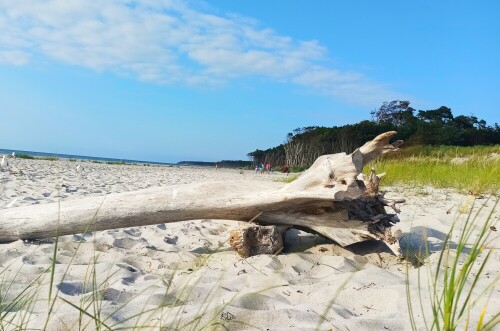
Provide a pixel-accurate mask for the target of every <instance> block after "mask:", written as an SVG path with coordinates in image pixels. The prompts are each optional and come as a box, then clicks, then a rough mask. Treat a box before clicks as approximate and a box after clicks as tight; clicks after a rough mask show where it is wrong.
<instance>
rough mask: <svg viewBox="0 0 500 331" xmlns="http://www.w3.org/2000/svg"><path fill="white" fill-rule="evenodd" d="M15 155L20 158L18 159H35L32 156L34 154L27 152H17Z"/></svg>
mask: <svg viewBox="0 0 500 331" xmlns="http://www.w3.org/2000/svg"><path fill="white" fill-rule="evenodd" d="M17 157H18V158H20V159H28V160H33V159H35V157H34V156H31V155H29V154H19V155H17Z"/></svg>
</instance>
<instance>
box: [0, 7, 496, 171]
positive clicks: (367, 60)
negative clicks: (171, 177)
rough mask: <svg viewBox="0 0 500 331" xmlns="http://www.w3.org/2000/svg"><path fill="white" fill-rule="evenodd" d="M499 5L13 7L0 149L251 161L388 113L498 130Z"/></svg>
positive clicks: (1, 19)
mask: <svg viewBox="0 0 500 331" xmlns="http://www.w3.org/2000/svg"><path fill="white" fill-rule="evenodd" d="M499 9H500V5H499V3H498V2H497V1H482V2H480V3H479V2H472V1H439V2H436V1H418V2H411V3H409V2H402V1H378V2H375V1H329V0H316V1H307V2H306V1H299V0H287V1H286V2H285V1H269V0H266V1H264V0H252V1H250V0H241V1H234V0H219V1H205V2H202V1H180V0H166V1H155V0H138V1H132V0H128V1H123V0H120V1H119V0H116V1H86V0H71V1H70V0H67V1H66V0H64V1H63V0H47V1H38V0H26V1H9V0H0V31H1V32H0V115H1V116H0V120H1V123H2V126H1V129H0V148H7V149H23V150H34V151H43V152H55V153H68V154H80V155H91V156H103V157H115V158H126V159H138V160H151V161H164V162H176V161H180V160H206V161H217V160H221V159H246V154H247V153H248V152H250V151H253V150H255V149H256V148H260V149H265V148H268V147H273V146H276V145H278V144H280V143H282V142H283V140H284V138H285V136H286V134H287V133H288V132H290V131H292V130H293V129H295V128H297V127H303V126H310V125H320V126H334V125H343V124H347V123H354V122H357V121H360V120H363V119H369V116H370V111H371V110H372V109H374V108H376V107H378V106H379V105H380V104H381V103H382V102H383V101H390V100H394V99H405V100H410V101H411V102H412V105H413V107H414V108H416V109H435V108H437V107H439V106H442V105H445V106H448V107H451V108H452V111H453V113H454V114H455V115H458V114H465V115H470V114H474V115H476V116H478V117H479V118H482V119H485V120H486V121H487V122H488V123H489V124H493V123H495V122H500V118H499V117H500V116H499V115H498V114H499V113H500V111H499V108H500V107H499V105H500V102H499V98H498V96H499V95H500V79H499V77H500V70H499V64H498V59H497V58H498V55H499V54H500V38H498V32H499V31H500V24H499V20H498V19H497V17H496V14H497V13H498V12H499Z"/></svg>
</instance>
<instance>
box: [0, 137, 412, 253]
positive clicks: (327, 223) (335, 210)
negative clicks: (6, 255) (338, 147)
mask: <svg viewBox="0 0 500 331" xmlns="http://www.w3.org/2000/svg"><path fill="white" fill-rule="evenodd" d="M395 134H396V132H387V133H384V134H381V135H379V136H377V137H376V138H375V139H373V140H372V141H370V142H367V143H366V144H364V145H363V146H361V147H360V148H358V149H357V150H356V151H354V152H353V153H351V154H348V155H347V154H346V153H339V154H331V155H323V156H320V157H319V158H318V159H317V160H316V161H315V162H314V164H313V165H312V166H311V167H310V168H309V170H307V171H306V172H305V173H304V174H302V175H301V176H300V177H299V178H298V179H297V180H295V181H294V182H292V183H290V184H287V185H285V186H282V184H280V183H264V182H262V183H256V182H248V181H238V182H230V183H228V182H222V183H221V182H204V183H195V184H186V185H176V186H170V187H162V188H156V189H146V190H139V191H133V192H125V193H116V194H109V195H107V196H106V197H104V198H103V197H89V198H83V199H79V200H68V201H62V202H60V203H48V204H42V205H34V206H27V207H17V208H11V209H3V210H0V242H8V241H14V240H17V239H36V238H46V237H53V236H57V235H67V234H76V233H82V232H85V231H97V230H106V229H114V228H123V227H131V226H142V225H150V224H158V223H168V222H177V221H184V220H192V219H226V220H239V221H248V220H251V219H253V218H254V217H255V216H257V215H259V216H258V218H257V219H256V222H258V223H259V224H271V225H277V224H282V225H289V226H301V227H305V228H310V229H312V230H314V231H316V232H319V233H320V234H322V235H324V236H326V237H328V238H331V239H333V240H334V241H336V242H337V243H339V244H340V245H342V246H346V245H349V244H352V243H356V242H360V241H364V240H369V239H377V240H383V241H384V242H386V243H387V244H388V245H389V246H390V247H391V248H392V249H393V251H395V252H397V251H398V244H397V241H396V240H395V239H394V237H393V236H392V235H391V232H390V227H391V226H392V225H393V223H394V222H395V221H397V220H396V219H395V218H394V217H393V216H394V215H390V214H387V213H386V212H385V210H384V205H391V206H392V207H393V208H394V209H395V210H396V211H397V208H396V207H395V204H396V203H400V202H403V201H404V200H403V199H398V200H389V199H386V198H384V197H383V195H381V194H380V193H378V181H377V183H376V184H375V183H374V182H373V181H374V177H372V176H375V177H376V178H378V179H380V178H379V177H377V176H376V175H375V174H374V173H372V175H371V176H370V177H369V178H368V179H367V181H366V183H365V182H363V181H360V180H357V176H358V175H359V174H360V173H361V171H362V169H363V167H364V166H365V165H366V164H367V163H369V162H370V161H371V160H373V159H374V158H376V157H378V156H380V155H382V154H385V153H388V152H392V151H395V150H397V148H398V146H399V145H400V144H401V143H402V142H401V141H396V142H395V143H392V144H390V143H389V140H390V138H391V137H393V136H394V135H395ZM370 178H371V179H370ZM370 180H371V181H370ZM281 186H282V187H281ZM375 186H376V188H377V189H376V190H375V189H374V187H375ZM367 187H369V188H370V190H367ZM243 230H244V229H243ZM257 232H258V229H257ZM271 232H272V231H271ZM273 233H274V232H273ZM257 237H258V236H257ZM264 240H267V239H264ZM233 242H234V246H233V247H235V248H236V247H237V245H240V244H242V242H241V240H240V241H238V240H236V239H235V240H233ZM253 242H255V241H253ZM255 243H256V245H259V243H258V242H255ZM271 250H272V249H271Z"/></svg>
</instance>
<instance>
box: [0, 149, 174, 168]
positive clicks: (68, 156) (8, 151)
mask: <svg viewBox="0 0 500 331" xmlns="http://www.w3.org/2000/svg"><path fill="white" fill-rule="evenodd" d="M12 152H14V153H16V155H20V154H27V155H31V156H42V157H57V158H61V159H76V160H90V161H101V162H125V163H141V164H160V165H175V164H176V163H168V162H156V161H141V160H129V159H117V158H109V157H100V156H87V155H74V154H58V153H46V152H35V151H23V150H18V149H1V148H0V155H2V154H6V155H12Z"/></svg>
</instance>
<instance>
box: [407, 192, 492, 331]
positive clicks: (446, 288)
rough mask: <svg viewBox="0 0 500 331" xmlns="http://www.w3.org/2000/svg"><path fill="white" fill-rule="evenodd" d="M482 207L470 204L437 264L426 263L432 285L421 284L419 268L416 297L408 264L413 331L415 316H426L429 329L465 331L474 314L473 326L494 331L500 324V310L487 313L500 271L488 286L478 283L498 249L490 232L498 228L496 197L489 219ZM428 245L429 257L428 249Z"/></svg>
mask: <svg viewBox="0 0 500 331" xmlns="http://www.w3.org/2000/svg"><path fill="white" fill-rule="evenodd" d="M484 205H485V204H483V205H482V206H481V207H480V208H479V210H478V211H477V212H476V213H474V214H473V212H472V208H471V211H470V212H469V214H468V215H467V217H466V219H465V221H463V220H460V219H458V220H457V221H456V222H455V223H454V224H453V226H452V228H451V229H450V231H449V232H448V234H447V236H446V239H445V240H444V244H443V249H442V251H441V253H440V255H439V259H438V262H437V265H436V266H435V267H433V269H432V270H431V267H430V266H429V264H427V265H428V270H427V271H428V275H429V277H428V279H429V284H422V283H421V281H422V278H423V277H421V274H420V272H421V271H420V270H421V269H418V270H419V271H418V272H419V273H418V284H417V285H418V289H419V290H418V297H417V295H415V293H411V290H410V286H409V285H410V282H409V274H408V268H407V282H406V284H407V285H406V293H407V305H408V311H409V314H410V322H411V327H412V330H417V329H418V328H417V322H419V321H418V320H417V318H418V317H417V316H422V317H421V318H422V319H423V322H424V324H425V328H426V329H427V330H438V331H441V330H443V331H454V330H467V329H469V327H471V324H472V323H471V314H476V315H479V318H478V321H477V325H476V326H475V329H476V330H478V331H479V330H482V331H486V330H493V329H495V328H496V327H498V326H499V325H500V312H499V311H498V309H495V308H493V313H490V314H489V315H490V316H486V312H487V310H488V308H489V307H488V303H489V296H490V295H491V293H493V292H494V291H495V287H496V286H498V283H499V280H500V275H494V277H493V279H492V280H491V282H490V283H489V285H487V286H486V287H484V288H478V282H479V280H480V279H481V278H483V277H484V274H483V271H484V269H485V267H486V265H487V263H488V261H489V259H490V257H491V254H492V251H493V250H494V249H498V248H495V247H492V245H491V243H492V241H493V239H491V237H492V236H493V235H492V232H493V231H495V230H494V229H496V228H495V223H496V220H495V217H494V216H493V213H494V212H495V210H496V208H497V206H498V199H496V201H494V206H493V208H492V209H491V211H490V213H489V214H488V215H487V216H486V219H485V220H481V219H479V215H481V211H482V208H483V206H484ZM458 228H460V229H459V230H458ZM455 238H458V239H455ZM425 248H426V257H428V256H429V249H428V247H425ZM426 257H424V259H426ZM426 288H427V289H428V290H429V301H428V302H427V301H426V300H425V299H424V298H423V296H422V291H425V289H426ZM488 292H489V294H488ZM415 302H417V303H418V304H419V306H420V310H421V314H418V315H417V316H415V312H414V310H415V309H414V303H415ZM425 307H430V309H431V311H432V314H431V316H430V321H428V320H427V319H426V309H425ZM497 308H498V307H497Z"/></svg>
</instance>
